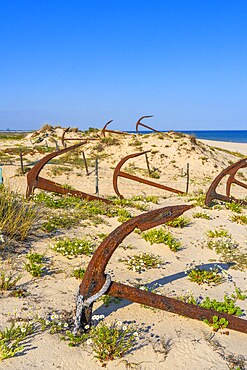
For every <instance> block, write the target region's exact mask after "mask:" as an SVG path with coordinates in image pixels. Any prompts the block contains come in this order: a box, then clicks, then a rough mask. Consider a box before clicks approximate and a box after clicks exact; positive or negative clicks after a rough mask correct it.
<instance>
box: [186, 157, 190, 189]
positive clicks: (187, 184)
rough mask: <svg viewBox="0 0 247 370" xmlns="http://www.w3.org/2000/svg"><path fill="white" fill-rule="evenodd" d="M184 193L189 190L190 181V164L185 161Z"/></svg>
mask: <svg viewBox="0 0 247 370" xmlns="http://www.w3.org/2000/svg"><path fill="white" fill-rule="evenodd" d="M186 177H187V180H186V194H188V192H189V183H190V164H189V163H187V169H186Z"/></svg>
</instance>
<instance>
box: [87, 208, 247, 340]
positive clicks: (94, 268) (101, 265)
mask: <svg viewBox="0 0 247 370" xmlns="http://www.w3.org/2000/svg"><path fill="white" fill-rule="evenodd" d="M192 207H193V206H192V205H178V206H170V207H164V208H160V209H156V210H154V211H150V212H147V213H143V214H141V215H139V216H137V217H134V218H133V219H131V220H129V221H127V222H125V223H123V224H122V225H120V226H118V227H117V228H116V229H115V230H114V231H112V232H111V233H110V234H109V235H108V237H107V238H106V239H105V240H104V241H103V242H102V243H101V244H100V246H99V247H98V248H97V250H96V251H95V253H94V255H93V257H92V259H91V261H90V262H89V264H88V267H87V270H86V272H85V275H84V278H83V281H82V283H81V285H80V294H81V295H82V296H83V297H84V299H88V298H90V297H92V296H93V295H94V294H96V293H97V292H99V291H100V289H101V288H102V287H103V285H104V284H105V280H106V275H105V269H106V266H107V264H108V262H109V260H110V258H111V256H112V255H113V253H114V251H115V250H116V249H117V247H118V246H119V245H120V244H121V243H122V241H123V240H124V239H125V238H126V237H127V236H128V235H129V234H130V233H131V232H132V231H134V229H135V228H138V229H140V230H141V231H144V230H148V229H150V228H152V227H155V226H158V225H161V224H163V223H165V222H167V221H171V220H173V219H175V218H176V217H178V216H180V215H181V214H183V213H184V212H185V211H187V210H189V209H190V208H192ZM107 294H108V295H110V296H113V297H119V298H124V299H128V300H130V301H132V302H136V303H141V304H144V305H147V306H151V307H155V308H159V309H161V310H165V311H168V312H172V313H176V314H180V315H183V316H186V317H190V318H192V319H197V320H203V319H207V320H209V321H210V322H212V317H213V316H218V317H219V318H222V317H224V318H225V319H227V321H228V322H229V324H228V328H229V329H233V330H237V331H240V332H243V333H247V321H246V320H242V319H240V318H238V317H234V316H231V315H228V314H223V313H219V312H216V311H214V310H209V309H206V308H202V307H199V306H195V305H193V304H189V303H185V302H182V301H179V300H176V299H174V298H169V297H166V296H161V295H158V294H155V293H151V292H148V291H144V290H140V289H138V288H136V287H132V286H129V285H126V284H122V283H117V282H114V281H112V283H111V286H110V288H109V290H108V291H107ZM92 308H93V304H92V305H91V306H90V307H88V308H84V310H83V314H82V318H81V326H82V327H84V326H85V325H86V324H90V321H91V314H92Z"/></svg>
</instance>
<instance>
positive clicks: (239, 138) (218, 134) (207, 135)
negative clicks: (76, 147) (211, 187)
mask: <svg viewBox="0 0 247 370" xmlns="http://www.w3.org/2000/svg"><path fill="white" fill-rule="evenodd" d="M176 131H177V132H183V133H185V134H189V135H194V136H195V137H196V138H197V139H204V140H214V141H226V142H233V143H246V144H247V130H208V131H206V130H182V131H179V130H176ZM1 132H30V131H28V130H27V131H25V130H0V133H1ZM127 132H129V133H135V131H127ZM139 132H140V133H141V134H148V133H150V131H139ZM162 132H166V131H162Z"/></svg>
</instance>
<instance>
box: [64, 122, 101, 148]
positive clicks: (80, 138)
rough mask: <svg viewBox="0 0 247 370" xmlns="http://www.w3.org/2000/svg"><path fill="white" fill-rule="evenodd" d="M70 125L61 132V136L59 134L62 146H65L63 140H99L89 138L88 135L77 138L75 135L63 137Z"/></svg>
mask: <svg viewBox="0 0 247 370" xmlns="http://www.w3.org/2000/svg"><path fill="white" fill-rule="evenodd" d="M69 129H70V127H67V128H66V129H65V130H64V131H63V133H62V136H61V142H62V145H63V147H64V148H66V143H65V141H74V140H75V141H79V140H99V138H90V137H78V138H75V137H66V138H65V134H66V133H67V132H68V131H69Z"/></svg>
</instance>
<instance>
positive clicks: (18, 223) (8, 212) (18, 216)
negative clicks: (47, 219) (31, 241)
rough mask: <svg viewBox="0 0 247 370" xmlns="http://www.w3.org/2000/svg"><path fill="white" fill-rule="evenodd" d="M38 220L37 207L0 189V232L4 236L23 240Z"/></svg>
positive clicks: (4, 188)
mask: <svg viewBox="0 0 247 370" xmlns="http://www.w3.org/2000/svg"><path fill="white" fill-rule="evenodd" d="M38 218H39V211H38V208H37V206H34V205H33V204H30V203H29V202H27V201H26V200H25V199H24V198H23V197H21V196H19V195H18V194H16V193H14V192H12V191H10V190H9V189H8V188H6V187H4V186H1V187H0V232H1V233H2V234H4V235H5V236H7V237H9V238H11V239H16V240H21V241H22V240H25V239H26V238H27V236H28V234H29V233H30V232H31V231H32V229H33V228H34V226H35V224H36V222H37V221H38Z"/></svg>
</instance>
